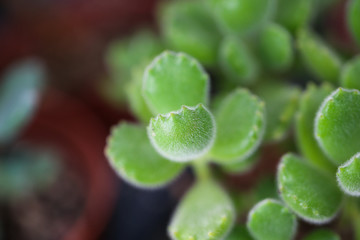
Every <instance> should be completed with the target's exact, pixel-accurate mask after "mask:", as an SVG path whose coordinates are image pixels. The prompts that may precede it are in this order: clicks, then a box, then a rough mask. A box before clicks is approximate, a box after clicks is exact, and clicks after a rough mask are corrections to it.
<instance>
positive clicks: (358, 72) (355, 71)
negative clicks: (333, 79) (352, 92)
mask: <svg viewBox="0 0 360 240" xmlns="http://www.w3.org/2000/svg"><path fill="white" fill-rule="evenodd" d="M359 76H360V56H357V57H356V58H354V59H352V60H351V61H349V62H347V63H346V64H345V65H344V66H343V68H342V70H341V78H340V83H341V86H343V87H345V88H355V89H357V90H360V78H359Z"/></svg>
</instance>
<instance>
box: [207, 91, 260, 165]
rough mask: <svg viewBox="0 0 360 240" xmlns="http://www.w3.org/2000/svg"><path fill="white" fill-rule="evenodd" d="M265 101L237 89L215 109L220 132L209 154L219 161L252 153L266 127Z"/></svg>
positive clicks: (227, 161) (236, 158)
mask: <svg viewBox="0 0 360 240" xmlns="http://www.w3.org/2000/svg"><path fill="white" fill-rule="evenodd" d="M264 115H265V108H264V103H263V102H262V101H261V100H260V99H259V98H258V97H256V96H255V95H253V94H251V93H250V92H249V91H247V90H245V89H236V90H235V91H233V92H232V93H230V94H229V95H228V96H227V97H226V98H224V99H223V100H222V102H221V103H220V104H219V107H218V109H217V110H216V112H215V119H216V124H217V135H216V138H215V143H214V146H213V148H212V149H211V152H210V155H211V156H212V157H213V158H214V160H215V161H216V162H219V163H230V162H236V161H241V160H242V159H244V158H246V157H248V156H250V155H251V154H252V153H253V152H254V151H255V150H256V148H257V147H258V146H259V144H260V142H261V140H262V137H263V133H264V130H265V116H264Z"/></svg>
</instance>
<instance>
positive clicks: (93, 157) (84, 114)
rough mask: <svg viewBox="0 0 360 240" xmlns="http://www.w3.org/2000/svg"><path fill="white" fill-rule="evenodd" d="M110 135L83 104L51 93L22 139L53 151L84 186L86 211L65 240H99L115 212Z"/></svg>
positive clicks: (44, 99) (46, 95)
mask: <svg viewBox="0 0 360 240" xmlns="http://www.w3.org/2000/svg"><path fill="white" fill-rule="evenodd" d="M107 135H108V130H107V129H106V127H105V126H104V124H103V123H102V122H101V121H99V119H98V118H97V117H96V116H95V115H94V114H93V112H92V111H91V110H90V109H88V108H87V106H86V105H84V104H83V103H82V102H81V101H79V100H77V99H76V98H74V97H70V96H68V95H65V94H64V93H61V92H59V91H55V90H48V91H47V92H46V93H45V94H44V97H43V98H42V101H41V104H40V106H39V109H38V111H37V113H36V115H35V117H34V119H33V121H32V122H31V124H30V125H29V127H28V128H27V129H26V131H25V132H24V135H23V137H22V138H21V141H26V142H28V143H30V144H36V145H38V146H50V147H51V148H54V149H55V150H56V151H58V152H59V153H60V155H61V156H63V164H64V165H65V167H66V168H69V169H71V170H72V171H74V172H75V173H77V175H78V176H79V177H80V178H81V180H82V182H83V183H84V188H85V189H84V193H85V201H84V208H83V211H82V213H81V214H80V216H78V218H77V220H76V221H75V224H73V226H71V227H70V228H69V229H68V231H67V232H66V234H65V237H64V238H63V239H65V240H82V239H84V240H85V239H86V240H92V239H97V238H98V236H99V235H100V234H101V232H102V231H103V229H104V227H105V225H106V224H107V222H108V220H109V217H110V215H111V213H112V210H113V207H114V204H115V198H116V194H117V191H118V185H117V183H116V182H117V181H116V174H115V173H114V172H113V171H112V169H111V168H110V166H109V164H108V162H107V160H106V159H105V156H104V153H103V152H104V146H105V140H106V137H107Z"/></svg>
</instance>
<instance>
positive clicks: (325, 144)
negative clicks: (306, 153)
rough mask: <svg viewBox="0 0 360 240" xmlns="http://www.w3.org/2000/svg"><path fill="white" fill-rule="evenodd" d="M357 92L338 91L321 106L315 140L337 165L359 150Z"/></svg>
mask: <svg viewBox="0 0 360 240" xmlns="http://www.w3.org/2000/svg"><path fill="white" fill-rule="evenodd" d="M359 119H360V92H359V91H358V90H347V89H342V88H338V89H337V90H336V91H334V92H333V93H332V94H331V95H330V96H329V97H327V98H326V100H325V101H324V102H323V104H322V105H321V107H320V109H319V111H318V113H317V116H316V119H315V137H316V140H317V141H318V143H319V145H320V147H321V148H322V149H323V150H324V152H325V153H326V154H327V155H328V156H329V157H330V159H332V160H333V161H334V162H335V163H336V164H337V165H340V164H342V163H344V162H345V161H347V160H348V159H350V158H351V157H352V156H353V155H354V154H355V153H357V152H359V151H360V122H359Z"/></svg>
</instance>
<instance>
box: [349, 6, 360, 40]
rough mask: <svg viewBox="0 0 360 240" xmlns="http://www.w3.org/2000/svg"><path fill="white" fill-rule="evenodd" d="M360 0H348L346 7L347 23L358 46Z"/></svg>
mask: <svg viewBox="0 0 360 240" xmlns="http://www.w3.org/2000/svg"><path fill="white" fill-rule="evenodd" d="M359 12H360V0H350V1H349V3H348V7H347V14H346V16H347V25H348V28H349V30H350V32H351V34H352V36H353V38H354V40H356V41H357V43H358V45H359V46H360V14H359Z"/></svg>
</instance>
